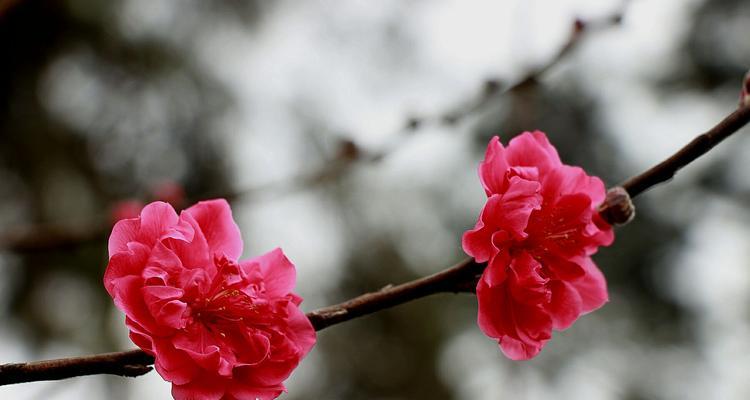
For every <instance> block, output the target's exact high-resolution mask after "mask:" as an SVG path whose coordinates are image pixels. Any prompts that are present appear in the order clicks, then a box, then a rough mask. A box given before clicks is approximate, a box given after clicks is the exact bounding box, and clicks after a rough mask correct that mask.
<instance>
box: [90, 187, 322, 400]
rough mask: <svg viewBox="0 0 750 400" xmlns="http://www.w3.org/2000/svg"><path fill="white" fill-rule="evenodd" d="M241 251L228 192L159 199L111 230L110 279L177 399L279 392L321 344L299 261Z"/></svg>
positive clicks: (134, 332)
mask: <svg viewBox="0 0 750 400" xmlns="http://www.w3.org/2000/svg"><path fill="white" fill-rule="evenodd" d="M241 253H242V240H241V238H240V232H239V229H238V228H237V225H236V224H235V223H234V220H233V219H232V214H231V210H230V208H229V205H228V204H227V203H226V201H224V200H212V201H204V202H200V203H198V204H196V205H194V206H192V207H190V208H188V209H186V210H184V211H182V212H181V213H180V214H179V215H177V213H176V212H175V211H174V209H173V208H172V206H170V205H169V204H167V203H163V202H154V203H151V204H149V205H147V206H146V207H145V208H143V210H142V211H141V213H140V217H138V218H133V219H125V220H122V221H120V222H118V223H117V224H116V225H115V226H114V228H113V230H112V235H111V236H110V239H109V257H110V259H109V265H108V266H107V271H106V273H105V275H104V285H105V287H106V289H107V291H108V292H109V294H110V295H111V296H112V298H113V299H114V302H115V304H116V305H117V307H118V308H119V309H120V310H122V311H123V312H125V315H126V319H125V323H126V325H127V326H128V328H129V329H130V338H131V339H132V340H133V342H134V343H135V344H136V345H138V346H139V347H140V348H141V349H143V350H144V351H145V352H147V353H149V354H151V355H153V356H154V357H155V360H156V362H155V366H156V370H157V372H158V373H159V374H160V375H161V376H162V377H163V378H164V379H165V380H167V381H170V382H172V395H173V396H174V397H175V399H178V400H183V399H184V400H187V399H190V400H193V399H196V400H219V399H224V400H233V399H237V400H245V399H251V400H255V399H274V398H276V397H278V396H279V394H280V393H281V392H282V391H283V390H285V389H284V385H283V381H284V380H285V379H286V378H287V377H288V376H289V375H290V374H291V373H292V371H293V370H294V368H296V366H297V365H298V364H299V362H300V360H301V359H302V358H303V357H304V356H305V355H306V354H307V353H308V352H309V351H310V349H311V348H312V347H313V345H314V344H315V330H314V329H313V327H312V325H311V324H310V321H309V320H308V319H307V317H306V316H305V314H304V313H303V312H302V311H301V310H300V309H299V305H300V303H301V302H302V298H300V297H299V296H297V295H295V294H294V293H292V290H293V288H294V284H295V280H296V272H295V268H294V265H293V264H292V263H291V262H290V261H289V260H288V259H287V258H286V257H285V256H284V254H283V252H282V251H281V250H280V249H276V250H273V251H271V252H269V253H267V254H265V255H263V256H260V257H257V258H254V259H250V260H246V261H237V260H238V257H239V256H240V254H241Z"/></svg>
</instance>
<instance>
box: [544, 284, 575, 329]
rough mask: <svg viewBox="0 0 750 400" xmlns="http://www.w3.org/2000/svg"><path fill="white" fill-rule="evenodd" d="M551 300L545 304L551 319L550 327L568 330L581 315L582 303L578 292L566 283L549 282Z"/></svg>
mask: <svg viewBox="0 0 750 400" xmlns="http://www.w3.org/2000/svg"><path fill="white" fill-rule="evenodd" d="M550 290H551V292H552V298H551V299H550V302H549V304H547V307H546V309H547V312H548V313H549V315H550V317H552V327H553V328H554V329H557V330H563V329H568V328H569V327H570V326H571V325H573V323H574V322H575V321H576V319H578V316H580V315H581V312H582V306H583V301H582V300H581V296H580V295H579V294H578V291H577V290H575V289H574V288H573V286H572V285H570V284H569V283H567V282H563V281H552V282H550Z"/></svg>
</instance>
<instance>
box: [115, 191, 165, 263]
mask: <svg viewBox="0 0 750 400" xmlns="http://www.w3.org/2000/svg"><path fill="white" fill-rule="evenodd" d="M175 224H177V213H176V212H175V211H174V208H172V206H170V205H169V204H167V203H164V202H161V201H155V202H153V203H151V204H148V205H147V206H146V207H144V208H143V210H141V216H140V217H139V218H137V219H124V220H121V221H119V222H118V223H116V224H115V226H114V228H112V234H111V235H110V236H109V255H110V257H111V256H112V255H114V254H115V253H117V252H120V251H127V244H128V243H130V242H140V243H143V244H144V245H146V246H147V247H152V246H153V245H154V243H156V241H157V240H158V239H159V238H160V237H161V235H162V234H163V233H164V232H166V231H167V230H168V229H169V228H170V227H172V226H174V225H175Z"/></svg>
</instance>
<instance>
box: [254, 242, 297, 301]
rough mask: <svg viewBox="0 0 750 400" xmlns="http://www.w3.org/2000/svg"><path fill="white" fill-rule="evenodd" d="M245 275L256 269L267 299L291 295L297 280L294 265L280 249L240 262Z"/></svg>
mask: <svg viewBox="0 0 750 400" xmlns="http://www.w3.org/2000/svg"><path fill="white" fill-rule="evenodd" d="M240 268H242V270H243V271H244V272H245V274H251V273H252V272H251V271H252V270H254V269H256V268H257V269H258V271H260V276H261V278H262V279H263V285H264V287H265V294H266V296H268V297H283V296H286V295H287V294H289V293H291V291H292V290H293V289H294V284H295V282H296V280H297V271H296V270H295V268H294V264H292V262H291V261H289V259H288V258H287V257H286V256H285V255H284V252H283V251H282V250H281V249H280V248H276V249H273V250H271V251H269V252H268V253H266V254H264V255H262V256H259V257H255V258H253V259H250V260H245V261H242V262H240Z"/></svg>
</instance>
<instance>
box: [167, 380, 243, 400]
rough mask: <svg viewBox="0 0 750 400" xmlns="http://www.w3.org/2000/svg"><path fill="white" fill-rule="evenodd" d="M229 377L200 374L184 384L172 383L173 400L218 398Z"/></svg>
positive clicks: (215, 399) (221, 395) (228, 382)
mask: <svg viewBox="0 0 750 400" xmlns="http://www.w3.org/2000/svg"><path fill="white" fill-rule="evenodd" d="M230 382H231V381H230V380H229V379H224V378H221V377H217V376H212V375H211V374H201V375H200V376H198V377H197V378H196V379H194V380H192V381H190V382H188V383H186V384H184V385H177V384H173V385H172V397H174V399H175V400H220V399H221V398H222V397H224V394H226V392H227V389H228V387H229V385H230Z"/></svg>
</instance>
